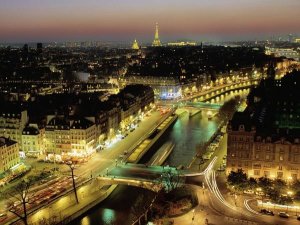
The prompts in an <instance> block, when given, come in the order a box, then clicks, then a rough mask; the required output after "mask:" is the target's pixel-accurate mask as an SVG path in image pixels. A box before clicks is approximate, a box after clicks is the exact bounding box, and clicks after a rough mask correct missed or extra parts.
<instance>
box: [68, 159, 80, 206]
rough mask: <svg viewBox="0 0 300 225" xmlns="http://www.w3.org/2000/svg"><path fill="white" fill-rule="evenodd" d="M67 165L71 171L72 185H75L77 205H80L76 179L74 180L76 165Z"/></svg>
mask: <svg viewBox="0 0 300 225" xmlns="http://www.w3.org/2000/svg"><path fill="white" fill-rule="evenodd" d="M67 165H68V166H69V167H70V170H71V176H72V183H73V190H74V194H75V199H76V203H77V204H78V203H79V201H78V196H77V190H76V184H75V178H74V169H75V166H74V164H72V163H70V164H67Z"/></svg>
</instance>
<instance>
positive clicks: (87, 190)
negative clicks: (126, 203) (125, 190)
mask: <svg viewBox="0 0 300 225" xmlns="http://www.w3.org/2000/svg"><path fill="white" fill-rule="evenodd" d="M172 113H173V112H170V114H167V115H166V116H165V117H163V119H162V120H161V121H160V122H159V123H158V124H157V125H156V128H159V127H160V126H161V125H162V124H163V123H164V121H165V120H166V119H167V118H168V117H169V116H170V115H172ZM175 120H176V119H175ZM175 120H173V119H172V120H170V121H169V122H168V123H167V124H164V127H161V129H160V131H159V133H158V136H157V138H155V139H153V141H157V140H158V138H159V137H160V136H161V135H162V133H163V132H165V130H167V128H168V127H169V126H170V125H171V124H173V123H174V121H175ZM95 180H97V179H92V180H91V181H90V182H89V183H87V184H86V185H83V186H82V187H80V188H78V190H77V194H78V198H79V203H78V204H76V200H75V197H74V193H73V191H70V192H69V193H67V194H65V195H63V196H62V197H61V198H58V199H56V200H55V201H53V202H52V203H51V204H49V205H47V206H45V207H43V208H41V209H38V210H37V211H36V212H33V213H32V214H31V215H30V216H29V223H30V224H34V225H38V224H40V223H41V222H43V221H47V222H51V223H52V224H58V223H60V224H67V223H69V222H70V221H73V220H74V219H76V218H77V217H79V216H81V215H82V214H83V213H85V212H87V211H88V210H90V209H91V208H93V207H94V206H95V205H97V204H99V203H100V202H102V201H103V200H105V199H106V198H107V197H108V196H109V195H110V194H111V193H112V192H113V191H114V190H115V188H116V187H117V185H111V186H109V187H107V186H104V187H103V185H102V184H101V183H99V182H98V181H95ZM6 224H10V223H6Z"/></svg>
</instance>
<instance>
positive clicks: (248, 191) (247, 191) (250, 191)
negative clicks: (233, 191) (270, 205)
mask: <svg viewBox="0 0 300 225" xmlns="http://www.w3.org/2000/svg"><path fill="white" fill-rule="evenodd" d="M244 194H249V195H252V194H254V191H253V190H245V191H244ZM260 212H261V210H260Z"/></svg>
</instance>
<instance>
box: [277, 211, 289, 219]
mask: <svg viewBox="0 0 300 225" xmlns="http://www.w3.org/2000/svg"><path fill="white" fill-rule="evenodd" d="M278 215H279V216H280V217H282V218H289V217H290V215H289V214H287V213H286V212H280V213H278Z"/></svg>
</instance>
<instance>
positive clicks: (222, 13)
mask: <svg viewBox="0 0 300 225" xmlns="http://www.w3.org/2000/svg"><path fill="white" fill-rule="evenodd" d="M299 8H300V1H299V0H285V1H281V0H251V1H246V0H245V1H241V0H210V1H206V0H186V1H181V0H165V1H160V0H152V1H143V0H126V1H122V0H110V1H105V0H85V1H82V0H72V2H71V3H70V1H68V0H52V1H40V0H26V1H19V0H2V2H1V7H0V30H1V36H0V42H1V43H8V42H9V43H16V42H18V43H20V42H22V43H26V42H30V41H32V42H55V41H57V42H64V41H68V40H70V41H75V40H78V41H87V40H99V39H100V40H111V41H122V40H124V41H130V40H133V39H135V38H137V39H139V40H140V41H141V42H150V41H151V40H152V38H153V36H154V26H155V23H156V22H158V23H159V27H160V37H161V40H162V41H168V40H170V39H171V38H172V37H173V38H172V39H177V38H182V37H186V38H187V39H195V40H198V39H201V40H203V41H206V40H207V39H209V40H212V41H219V42H220V41H229V40H232V41H235V40H246V39H248V40H256V39H257V40H260V39H267V38H268V37H271V36H274V35H276V36H277V35H282V34H290V33H292V34H299V33H300V23H299V21H300V13H299Z"/></svg>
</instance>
